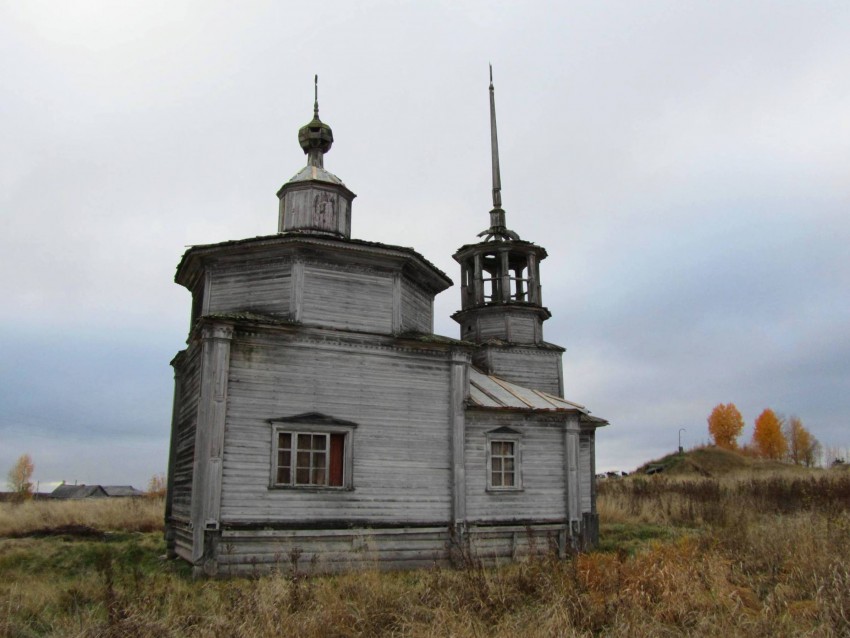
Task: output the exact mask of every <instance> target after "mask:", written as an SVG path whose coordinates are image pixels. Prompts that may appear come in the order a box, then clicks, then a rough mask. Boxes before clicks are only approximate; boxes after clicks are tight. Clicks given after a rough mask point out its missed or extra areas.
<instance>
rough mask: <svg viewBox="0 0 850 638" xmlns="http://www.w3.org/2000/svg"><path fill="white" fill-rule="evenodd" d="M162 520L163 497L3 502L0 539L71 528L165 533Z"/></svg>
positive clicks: (0, 511)
mask: <svg viewBox="0 0 850 638" xmlns="http://www.w3.org/2000/svg"><path fill="white" fill-rule="evenodd" d="M163 518H164V500H163V499H162V498H103V499H85V500H67V501H52V500H31V501H25V502H23V503H19V504H16V503H0V537H19V536H26V535H29V534H33V533H39V532H41V533H44V532H49V531H52V530H56V529H57V528H63V527H70V526H85V527H88V528H91V529H93V530H97V531H101V532H108V531H119V530H120V531H131V532H152V531H157V530H162V528H163Z"/></svg>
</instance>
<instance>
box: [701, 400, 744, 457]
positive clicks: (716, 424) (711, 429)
mask: <svg viewBox="0 0 850 638" xmlns="http://www.w3.org/2000/svg"><path fill="white" fill-rule="evenodd" d="M743 429H744V419H743V417H742V416H741V413H740V412H739V411H738V408H736V407H735V404H734V403H727V404H726V405H723V404H722V403H719V404H717V405H716V406H714V409H713V410H712V411H711V414H710V415H709V417H708V433H709V434H710V435H711V438H712V439H713V440H714V444H715V445H716V446H717V447H722V448H724V449H726V450H734V449H736V448H737V447H738V436H740V434H741V430H743Z"/></svg>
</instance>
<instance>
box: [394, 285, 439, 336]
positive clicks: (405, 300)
mask: <svg viewBox="0 0 850 638" xmlns="http://www.w3.org/2000/svg"><path fill="white" fill-rule="evenodd" d="M401 329H402V331H408V330H409V331H414V332H427V333H430V332H432V331H433V330H434V295H432V294H429V293H427V292H425V291H423V290H422V289H421V288H420V287H419V286H417V285H416V284H414V283H413V282H412V281H410V280H409V279H407V278H403V279H402V280H401Z"/></svg>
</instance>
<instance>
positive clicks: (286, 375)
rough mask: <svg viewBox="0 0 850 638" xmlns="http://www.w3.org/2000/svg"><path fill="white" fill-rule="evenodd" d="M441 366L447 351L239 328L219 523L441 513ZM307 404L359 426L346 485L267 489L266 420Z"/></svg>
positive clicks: (445, 393)
mask: <svg viewBox="0 0 850 638" xmlns="http://www.w3.org/2000/svg"><path fill="white" fill-rule="evenodd" d="M448 368H449V362H448V356H447V354H445V353H441V354H439V355H423V354H417V353H409V352H394V351H393V350H388V349H381V348H376V347H374V346H373V347H367V346H358V345H350V344H349V345H346V344H342V343H331V342H323V341H322V340H321V339H319V338H316V337H315V336H314V338H313V339H309V338H305V339H302V340H298V339H297V338H296V337H295V336H288V337H281V336H272V335H270V334H255V335H248V334H246V333H243V332H237V334H236V336H235V337H234V340H233V345H232V351H231V368H230V378H229V385H228V412H227V422H226V428H225V454H224V475H223V488H222V510H221V513H222V522H223V523H224V524H227V523H228V522H260V521H308V520H309V521H321V520H341V519H345V520H348V521H350V522H352V523H358V522H403V521H411V520H415V521H417V522H425V523H427V522H434V523H435V524H443V523H445V522H446V521H448V520H449V516H450V505H451V495H450V479H451V471H450V467H451V465H450V463H451V459H450V445H449V441H450V430H449V400H448V397H449V370H448ZM311 411H316V412H322V413H325V414H328V415H330V416H333V417H336V418H340V419H346V420H350V421H354V422H356V423H358V424H359V425H358V427H357V429H356V430H355V432H354V434H353V446H354V447H353V451H354V454H353V459H354V460H353V483H354V490H353V491H334V490H330V491H311V492H308V491H303V490H292V489H289V490H287V489H269V481H270V463H271V426H270V425H269V423H267V421H266V420H267V419H270V418H274V417H283V416H293V415H297V414H300V413H304V412H311ZM414 504H415V507H412V505H414Z"/></svg>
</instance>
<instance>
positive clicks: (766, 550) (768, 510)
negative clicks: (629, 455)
mask: <svg viewBox="0 0 850 638" xmlns="http://www.w3.org/2000/svg"><path fill="white" fill-rule="evenodd" d="M797 478H800V479H801V481H802V482H801V483H794V482H793V480H792V479H789V480H788V482H782V481H780V482H774V481H773V477H766V480H765V481H758V480H756V479H755V478H752V477H745V478H742V479H738V480H735V481H732V480H729V481H726V480H723V481H715V482H711V481H709V482H705V480H703V479H699V480H694V481H671V480H669V479H660V480H655V479H652V480H647V479H643V478H641V477H635V478H634V479H631V478H630V479H627V480H624V481H619V482H617V483H616V484H615V483H613V482H612V483H609V484H606V485H605V486H604V487H602V489H601V493H600V495H599V508H600V511H601V512H602V513H603V532H602V533H603V535H605V534H606V530H611V529H612V528H613V527H614V526H616V527H618V528H619V529H620V530H621V531H622V530H625V533H631V534H633V535H634V536H635V537H639V536H640V534H641V531H642V529H643V527H644V526H647V525H652V526H669V527H670V529H671V530H672V532H671V536H672V540H666V541H652V542H646V543H643V544H642V545H640V546H639V548H638V549H637V550H636V551H625V550H624V549H623V548H620V549H617V548H614V551H611V552H591V553H587V554H580V555H573V556H571V557H569V558H568V559H567V560H559V559H558V558H557V557H555V556H546V557H542V558H536V559H530V560H525V561H521V562H518V563H514V564H511V565H507V566H504V567H500V568H488V567H485V566H484V565H483V564H481V563H480V562H476V561H470V562H469V564H468V565H467V567H466V568H464V569H456V570H455V569H439V568H434V569H431V570H421V571H416V572H407V573H379V572H377V571H368V572H361V573H352V574H342V575H338V576H328V577H316V578H305V577H299V576H291V575H287V574H284V573H280V574H270V575H264V576H258V577H256V578H232V579H227V580H218V581H193V580H192V579H191V577H190V576H189V574H188V570H183V569H181V567H180V564H179V563H171V562H165V561H161V560H159V559H158V558H157V556H158V555H159V554H160V553H161V552H162V547H163V546H162V541H161V539H160V538H159V536H158V535H155V534H144V535H137V536H135V537H133V539H134V540H124V541H120V542H111V543H103V542H101V543H97V542H94V541H90V540H80V541H72V542H68V541H62V540H60V539H57V538H50V539H32V538H25V539H9V540H5V541H0V575H2V576H3V577H2V578H0V637H6V636H10V637H11V636H80V637H83V636H85V637H107V636H128V637H139V638H143V637H145V638H146V637H149V636H150V637H153V636H157V637H160V636H175V637H176V636H198V637H207V636H209V637H213V636H216V637H217V636H239V637H246V638H250V637H254V636H257V637H259V636H263V637H265V636H270V635H281V634H283V635H292V636H304V637H308V638H309V637H312V636H322V637H323V638H325V637H329V636H350V637H355V636H356V637H367V636H368V637H371V636H414V637H420V636H421V637H425V636H429V637H430V636H457V637H459V638H466V637H472V636H486V637H487V638H491V637H493V638H499V637H503V636H505V637H506V636H511V637H514V636H527V637H529V638H538V637H540V638H542V637H544V636H546V637H550V636H565V637H568V636H629V637H634V636H681V635H687V636H710V637H714V636H716V637H721V636H722V637H723V638H729V637H730V636H748V637H752V638H760V637H768V636H770V637H774V636H798V635H805V636H823V637H832V636H850V629H849V628H850V500H848V499H847V492H845V489H846V488H847V487H848V486H847V485H846V484H845V483H844V482H842V480H836V481H835V482H829V483H824V482H823V481H821V477H820V476H811V477H797ZM829 480H830V481H832V479H831V478H830V479H829ZM718 507H719V508H720V510H724V511H722V512H718ZM138 539H140V540H138Z"/></svg>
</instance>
